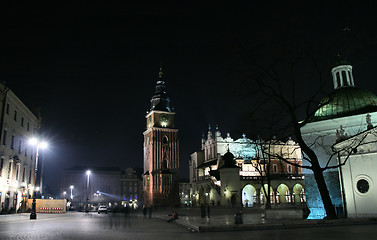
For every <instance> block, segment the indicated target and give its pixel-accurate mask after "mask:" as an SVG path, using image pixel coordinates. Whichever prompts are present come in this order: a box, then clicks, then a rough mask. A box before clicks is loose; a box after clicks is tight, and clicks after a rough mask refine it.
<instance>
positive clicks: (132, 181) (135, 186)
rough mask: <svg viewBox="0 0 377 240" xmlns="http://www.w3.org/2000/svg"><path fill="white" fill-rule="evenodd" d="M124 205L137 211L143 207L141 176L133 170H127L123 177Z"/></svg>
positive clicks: (122, 192)
mask: <svg viewBox="0 0 377 240" xmlns="http://www.w3.org/2000/svg"><path fill="white" fill-rule="evenodd" d="M121 194H122V205H123V206H124V207H125V206H127V207H131V208H133V209H136V208H138V207H142V206H143V204H144V199H143V185H142V181H141V176H140V175H137V173H136V171H135V170H134V169H133V168H127V169H126V171H124V172H122V175H121Z"/></svg>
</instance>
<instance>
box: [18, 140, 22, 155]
mask: <svg viewBox="0 0 377 240" xmlns="http://www.w3.org/2000/svg"><path fill="white" fill-rule="evenodd" d="M21 147H22V141H21V139H20V140H19V141H18V153H21Z"/></svg>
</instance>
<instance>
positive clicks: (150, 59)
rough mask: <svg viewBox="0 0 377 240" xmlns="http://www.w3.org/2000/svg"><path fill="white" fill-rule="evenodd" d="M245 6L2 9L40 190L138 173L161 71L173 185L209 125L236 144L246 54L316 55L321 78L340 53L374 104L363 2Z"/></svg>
mask: <svg viewBox="0 0 377 240" xmlns="http://www.w3.org/2000/svg"><path fill="white" fill-rule="evenodd" d="M255 2H260V1H239V2H236V3H232V4H231V5H230V4H221V3H218V2H217V3H216V4H205V3H201V4H199V5H194V4H193V3H192V2H184V1H172V2H169V1H150V2H142V1H130V2H129V1H106V2H103V3H102V2H99V1H96V2H95V1H93V2H92V3H90V4H85V3H81V1H72V2H71V1H64V2H61V4H57V3H54V5H38V6H37V5H35V4H36V3H34V2H33V3H32V4H33V5H25V4H19V5H13V6H2V7H1V10H0V11H1V16H2V17H1V37H0V38H1V42H2V43H1V52H0V57H1V63H0V64H1V65H0V66H1V71H0V80H1V81H5V82H6V83H7V85H8V86H9V87H10V88H11V89H12V90H13V91H14V92H15V93H16V95H17V96H18V97H19V98H20V99H21V100H22V101H23V102H24V103H25V104H26V105H27V106H28V107H29V108H40V110H41V113H42V129H41V130H42V131H41V132H42V134H43V136H44V138H45V139H47V140H48V141H49V143H50V148H49V150H48V152H46V154H45V159H46V162H45V183H46V184H47V185H49V187H50V188H51V190H52V191H55V192H57V191H58V189H59V181H58V180H59V178H60V177H58V176H59V174H60V170H61V169H64V168H69V167H72V166H74V165H88V166H89V165H90V166H112V167H120V168H122V169H125V168H127V167H142V164H143V131H144V130H145V114H146V111H148V110H149V108H150V99H151V97H152V96H153V94H154V91H155V84H156V81H157V80H158V71H159V67H160V63H161V62H163V65H164V80H165V81H166V86H167V93H168V96H169V97H170V100H171V104H172V106H173V107H174V109H175V112H176V127H177V128H178V129H179V131H180V135H179V138H180V167H181V171H180V172H181V177H182V178H188V170H187V167H188V160H189V157H190V154H191V153H193V152H194V151H198V150H200V142H201V141H200V139H201V135H202V133H203V132H204V133H206V131H207V129H208V124H211V126H212V128H214V127H215V125H216V124H217V125H218V126H219V129H220V130H221V132H222V134H223V135H224V136H225V134H226V132H228V131H229V132H231V135H232V137H233V138H235V139H237V138H239V137H241V134H242V133H243V132H248V131H249V130H247V129H250V128H252V127H251V126H250V124H249V125H248V123H247V122H245V121H244V117H245V114H246V113H247V111H248V108H252V106H253V102H252V101H251V100H250V98H248V99H245V98H242V97H241V94H240V93H239V91H238V90H239V89H240V88H242V87H240V86H241V85H240V83H241V82H244V81H245V79H246V76H247V75H246V74H244V72H247V71H248V70H249V69H248V67H247V64H245V60H244V57H243V56H244V55H247V52H248V50H250V49H254V50H255V49H257V51H254V53H255V55H254V57H256V56H258V57H260V62H261V63H262V62H263V63H264V62H268V61H269V60H270V58H269V57H270V56H273V55H274V54H272V53H271V52H274V51H279V49H280V47H281V44H282V43H283V42H284V43H285V42H287V40H289V41H288V42H290V43H291V46H292V45H293V46H294V47H293V48H292V49H294V50H295V51H297V52H301V51H303V52H305V51H306V50H307V49H311V50H313V49H322V50H323V49H326V50H325V51H323V52H325V53H324V54H318V56H319V57H318V58H317V61H318V62H319V63H320V64H321V65H323V66H325V67H327V69H330V67H331V62H334V61H335V57H336V55H337V52H338V51H340V49H341V48H342V46H343V45H346V46H348V48H347V49H349V53H348V59H349V60H350V62H351V63H352V65H353V66H354V78H355V84H356V85H357V87H359V88H363V89H367V90H369V91H371V92H373V93H377V84H376V83H375V81H376V80H374V78H375V70H374V69H375V68H376V66H377V65H376V64H377V63H376V60H375V54H376V50H377V30H376V29H377V28H376V27H377V21H376V19H375V11H376V10H377V9H376V7H374V5H373V1H371V2H370V3H369V2H363V5H355V4H357V3H356V2H355V1H350V2H347V1H341V2H336V1H335V2H332V3H328V2H327V1H313V2H311V3H305V5H302V3H303V2H302V1H297V2H296V1H276V2H275V1H264V3H263V4H261V3H255ZM340 3H341V4H340ZM345 29H346V30H345ZM348 29H349V30H350V31H348ZM345 35H347V36H345ZM310 71H311V70H310V69H309V68H308V69H306V66H305V65H303V67H302V69H301V71H299V72H300V73H302V76H298V79H301V80H300V81H299V84H298V86H299V87H300V89H299V90H300V92H302V93H304V94H306V91H308V89H310V88H311V86H315V80H314V81H312V80H309V78H307V75H308V72H310ZM331 89H332V80H331V78H329V86H328V90H329V91H330V90H331ZM264 114H267V113H264V111H261V112H260V116H261V117H260V119H261V121H263V116H264ZM253 124H255V125H256V126H257V125H258V123H253ZM83 174H84V173H83Z"/></svg>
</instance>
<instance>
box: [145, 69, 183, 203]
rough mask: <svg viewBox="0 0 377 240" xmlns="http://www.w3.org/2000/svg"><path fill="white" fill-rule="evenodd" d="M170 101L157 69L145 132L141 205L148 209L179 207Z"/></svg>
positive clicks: (175, 138) (176, 147) (176, 148)
mask: <svg viewBox="0 0 377 240" xmlns="http://www.w3.org/2000/svg"><path fill="white" fill-rule="evenodd" d="M174 117H175V112H173V110H172V108H171V106H170V99H169V98H168V96H167V94H166V87H165V82H164V81H163V79H162V69H160V73H159V79H158V81H157V85H156V92H155V94H154V95H153V97H152V99H151V108H150V110H149V112H148V113H147V115H146V116H145V118H146V120H147V121H146V127H147V129H146V130H145V131H144V133H143V135H144V174H143V186H144V201H145V204H146V205H147V206H148V207H149V206H178V205H179V175H178V174H179V171H178V170H179V142H178V129H176V128H174Z"/></svg>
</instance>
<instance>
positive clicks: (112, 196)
mask: <svg viewBox="0 0 377 240" xmlns="http://www.w3.org/2000/svg"><path fill="white" fill-rule="evenodd" d="M64 193H65V194H64ZM61 197H62V198H66V199H68V200H69V202H70V203H71V207H72V208H76V209H85V208H86V207H89V209H93V208H97V207H98V206H99V205H106V206H107V207H109V208H112V207H116V206H120V205H121V202H122V195H121V171H120V169H119V168H112V167H96V168H95V167H82V166H75V167H72V168H69V169H65V170H63V171H62V172H61Z"/></svg>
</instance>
